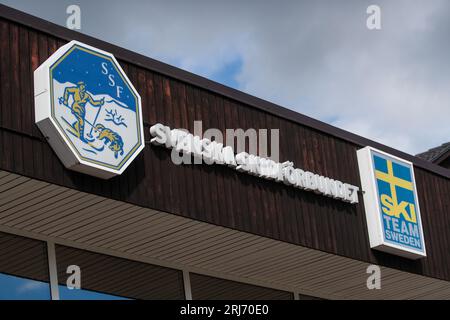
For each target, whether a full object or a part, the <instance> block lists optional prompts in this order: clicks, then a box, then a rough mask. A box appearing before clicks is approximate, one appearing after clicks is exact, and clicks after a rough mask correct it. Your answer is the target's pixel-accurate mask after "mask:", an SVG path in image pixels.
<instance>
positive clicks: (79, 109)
mask: <svg viewBox="0 0 450 320" xmlns="http://www.w3.org/2000/svg"><path fill="white" fill-rule="evenodd" d="M70 96H73V102H72V105H71V106H69V105H68V103H69V97H70ZM88 102H89V103H90V104H91V105H92V106H94V107H101V106H102V105H103V104H104V103H105V99H104V98H102V99H101V100H94V99H93V98H92V96H91V95H90V94H89V93H88V92H87V91H86V84H85V83H84V82H83V81H79V82H78V83H77V85H76V87H68V88H65V89H64V97H63V101H62V103H63V104H64V105H65V106H68V107H70V109H71V111H72V114H73V115H74V116H75V117H76V119H77V120H76V121H75V122H74V123H73V124H72V127H73V129H74V130H75V134H76V135H77V137H78V138H79V139H80V140H81V141H83V142H87V141H86V138H85V137H84V126H85V122H86V121H85V116H86V103H88Z"/></svg>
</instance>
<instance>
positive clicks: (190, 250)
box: [0, 170, 450, 299]
mask: <svg viewBox="0 0 450 320" xmlns="http://www.w3.org/2000/svg"><path fill="white" fill-rule="evenodd" d="M0 231H3V232H8V233H14V234H18V235H22V236H26V237H31V238H35V239H39V240H44V241H51V242H54V243H57V244H62V245H67V246H72V247H75V248H80V249H85V250H90V251H94V252H99V253H104V254H109V255H114V256H118V257H122V258H127V259H131V260H136V261H141V262H147V263H151V264H157V265H161V266H167V267H172V268H178V269H182V270H187V271H190V272H196V273H202V274H206V275H210V276H215V277H220V278H224V279H229V280H235V281H240V282H244V283H249V284H255V285H260V286H266V287H270V288H274V289H280V290H288V291H292V292H298V293H302V294H305V295H312V296H317V297H322V298H326V299H450V282H448V281H444V280H439V279H435V278H430V277H425V276H421V275H418V274H413V273H408V272H405V271H400V270H396V269H392V268H387V267H381V290H368V289H367V286H366V281H367V278H368V276H369V275H368V274H367V273H366V270H367V267H368V266H369V264H368V263H366V262H363V261H358V260H354V259H350V258H346V257H342V256H337V255H333V254H330V253H325V252H322V251H318V250H314V249H310V248H306V247H302V246H298V245H294V244H290V243H286V242H282V241H277V240H274V239H269V238H265V237H261V236H257V235H254V234H250V233H246V232H242V231H237V230H233V229H229V228H224V227H221V226H216V225H212V224H208V223H205V222H200V221H196V220H192V219H188V218H185V217H181V216H177V215H173V214H170V213H167V212H160V211H155V210H152V209H148V208H143V207H139V206H136V205H132V204H128V203H125V202H121V201H116V200H111V199H108V198H104V197H100V196H97V195H92V194H88V193H84V192H80V191H76V190H73V189H68V188H65V187H61V186H58V185H55V184H51V183H47V182H42V181H39V180H35V179H31V178H27V177H24V176H21V175H17V174H13V173H9V172H6V171H1V170H0Z"/></svg>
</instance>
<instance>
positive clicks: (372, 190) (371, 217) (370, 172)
mask: <svg viewBox="0 0 450 320" xmlns="http://www.w3.org/2000/svg"><path fill="white" fill-rule="evenodd" d="M373 152H376V153H379V154H382V155H385V156H387V157H390V158H392V159H394V160H397V161H399V162H403V163H406V164H409V165H410V166H411V168H412V170H411V174H412V176H411V178H412V182H413V185H414V193H415V200H416V204H417V208H416V215H417V219H418V221H419V232H420V235H421V237H422V244H423V252H421V251H418V250H414V249H409V248H405V247H402V246H399V245H396V244H393V243H390V242H386V241H385V240H384V236H383V225H382V220H381V219H380V212H381V208H380V201H379V199H378V193H377V186H376V185H375V183H376V179H375V170H374V163H373V157H372V153H373ZM357 158H358V167H359V173H360V177H361V187H362V191H363V201H364V209H365V212H366V220H367V229H368V234H369V240H370V247H371V248H372V249H376V250H379V251H384V252H387V253H391V254H395V255H399V256H402V257H405V258H408V259H414V260H416V259H420V258H424V257H426V256H427V254H426V245H425V236H424V233H423V225H422V215H421V212H420V204H419V197H418V193H417V186H416V178H415V174H414V165H413V163H412V162H410V161H407V160H404V159H401V158H399V157H396V156H394V155H391V154H389V153H386V152H384V151H381V150H378V149H376V148H373V147H370V146H369V147H364V148H362V149H359V150H358V151H357Z"/></svg>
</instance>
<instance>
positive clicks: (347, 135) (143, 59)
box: [0, 4, 450, 179]
mask: <svg viewBox="0 0 450 320" xmlns="http://www.w3.org/2000/svg"><path fill="white" fill-rule="evenodd" d="M0 17H1V18H4V19H7V20H10V21H13V22H16V23H19V24H21V25H24V26H27V27H30V28H32V29H35V30H39V31H42V32H45V33H48V34H50V35H53V36H56V37H58V38H60V39H62V40H66V41H71V40H78V41H80V42H84V43H86V44H89V45H91V46H94V47H98V48H100V49H102V50H105V51H108V52H111V53H112V54H114V56H115V57H116V58H118V59H121V60H124V61H127V62H129V63H132V64H134V65H137V66H140V67H142V68H145V69H149V70H152V71H154V72H157V73H160V74H163V75H166V76H168V77H171V78H174V79H177V80H180V81H182V82H185V83H188V84H191V85H194V86H197V87H200V88H204V89H206V90H208V91H211V92H214V93H216V94H219V95H222V96H225V97H227V98H229V99H232V100H236V101H238V102H241V103H244V104H247V105H249V106H251V107H253V108H256V109H259V110H262V111H265V112H268V113H270V114H273V115H275V116H278V117H281V118H284V119H286V120H289V121H292V122H295V123H297V124H300V125H302V126H307V127H309V128H312V129H315V130H318V131H320V132H323V133H326V134H329V135H331V136H334V137H336V138H339V139H342V140H345V141H348V142H351V143H353V144H355V145H357V146H360V147H365V146H371V147H374V148H377V149H380V150H383V151H385V152H387V153H391V154H393V155H395V156H397V157H400V158H403V159H405V160H408V161H410V162H412V163H413V164H414V165H416V166H417V167H420V168H422V169H425V170H428V171H430V172H432V173H435V174H438V175H441V176H443V177H446V178H448V179H450V170H448V169H445V168H443V167H440V166H438V165H436V164H433V163H430V162H428V161H426V160H423V159H420V158H418V157H415V156H413V155H410V154H408V153H405V152H402V151H400V150H397V149H394V148H391V147H388V146H386V145H383V144H381V143H378V142H375V141H372V140H370V139H367V138H364V137H362V136H359V135H357V134H354V133H351V132H349V131H346V130H343V129H340V128H337V127H334V126H332V125H330V124H327V123H325V122H322V121H319V120H316V119H313V118H311V117H308V116H306V115H303V114H301V113H298V112H295V111H293V110H290V109H287V108H285V107H282V106H279V105H277V104H275V103H272V102H269V101H267V100H263V99H261V98H258V97H255V96H252V95H250V94H247V93H244V92H242V91H239V90H236V89H233V88H230V87H227V86H225V85H222V84H220V83H217V82H214V81H212V80H209V79H207V78H204V77H202V76H199V75H196V74H193V73H191V72H188V71H185V70H182V69H179V68H177V67H174V66H171V65H169V64H166V63H163V62H161V61H158V60H155V59H152V58H149V57H147V56H144V55H142V54H139V53H136V52H133V51H131V50H128V49H125V48H122V47H119V46H116V45H114V44H111V43H109V42H106V41H103V40H100V39H97V38H94V37H91V36H88V35H86V34H83V33H80V32H76V31H73V30H69V29H67V28H65V27H62V26H59V25H57V24H55V23H52V22H49V21H46V20H44V19H41V18H38V17H35V16H33V15H30V14H28V13H25V12H22V11H19V10H17V9H14V8H11V7H8V6H5V5H3V4H0Z"/></svg>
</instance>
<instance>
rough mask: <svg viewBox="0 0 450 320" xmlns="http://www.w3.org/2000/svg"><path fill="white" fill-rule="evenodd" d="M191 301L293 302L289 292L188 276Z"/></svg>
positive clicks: (207, 277) (199, 276) (198, 275)
mask: <svg viewBox="0 0 450 320" xmlns="http://www.w3.org/2000/svg"><path fill="white" fill-rule="evenodd" d="M190 279H191V291H192V299H193V300H293V299H294V295H293V294H292V293H291V292H286V291H281V290H275V289H269V288H263V287H259V286H254V285H250V284H244V283H240V282H235V281H230V280H224V279H218V278H213V277H209V276H204V275H200V274H196V273H191V274H190Z"/></svg>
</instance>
